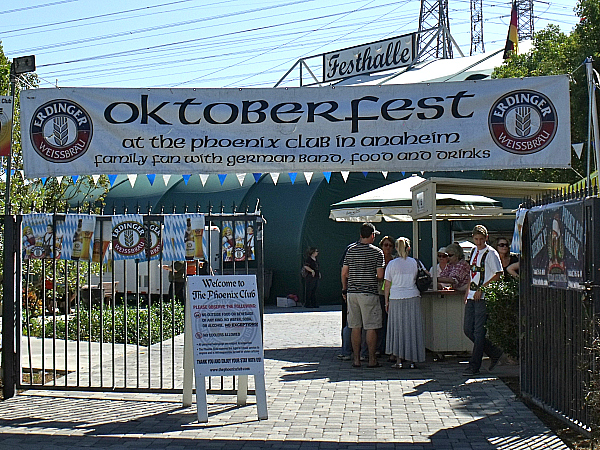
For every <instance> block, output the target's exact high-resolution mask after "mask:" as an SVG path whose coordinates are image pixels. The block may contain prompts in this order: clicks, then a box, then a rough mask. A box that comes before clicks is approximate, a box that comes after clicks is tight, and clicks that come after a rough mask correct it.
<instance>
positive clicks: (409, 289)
mask: <svg viewBox="0 0 600 450" xmlns="http://www.w3.org/2000/svg"><path fill="white" fill-rule="evenodd" d="M396 251H397V252H398V258H396V259H394V260H392V261H390V263H389V264H388V265H387V267H386V269H385V276H384V279H385V289H384V292H385V306H386V309H387V311H388V327H387V335H386V353H388V354H392V355H394V356H395V357H396V361H397V362H396V364H394V365H393V366H392V367H394V368H396V369H402V368H403V367H409V368H411V369H414V368H416V366H415V363H417V362H423V361H425V339H424V337H423V320H422V313H421V293H420V292H419V289H417V285H416V279H417V264H418V263H417V260H416V259H414V258H411V257H410V256H408V255H409V253H410V240H409V239H408V238H405V237H400V238H398V239H397V240H396Z"/></svg>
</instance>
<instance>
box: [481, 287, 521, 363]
mask: <svg viewBox="0 0 600 450" xmlns="http://www.w3.org/2000/svg"><path fill="white" fill-rule="evenodd" d="M484 290H485V300H486V305H487V311H488V321H487V324H486V328H487V329H488V339H489V340H490V341H492V342H493V343H494V344H495V345H497V346H499V347H500V348H501V349H502V350H504V353H506V354H507V355H509V356H511V357H512V358H515V359H517V358H518V357H519V281H518V280H515V279H513V278H511V279H506V280H504V279H502V280H500V281H496V282H494V283H490V284H489V285H488V286H486V287H485V288H484Z"/></svg>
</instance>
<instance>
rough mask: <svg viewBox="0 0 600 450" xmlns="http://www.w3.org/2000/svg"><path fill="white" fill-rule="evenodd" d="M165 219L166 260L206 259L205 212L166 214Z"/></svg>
mask: <svg viewBox="0 0 600 450" xmlns="http://www.w3.org/2000/svg"><path fill="white" fill-rule="evenodd" d="M164 221H165V230H164V255H163V258H164V259H165V260H166V261H185V260H187V261H194V260H204V259H205V257H204V255H205V254H206V250H205V248H206V237H205V236H204V214H172V215H166V216H165V218H164Z"/></svg>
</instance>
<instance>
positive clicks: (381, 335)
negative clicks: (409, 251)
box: [377, 236, 396, 355]
mask: <svg viewBox="0 0 600 450" xmlns="http://www.w3.org/2000/svg"><path fill="white" fill-rule="evenodd" d="M395 245H396V243H395V241H394V239H393V238H392V237H390V236H384V237H382V238H381V240H380V241H379V248H380V249H381V250H382V251H383V270H384V272H385V268H386V267H387V265H388V264H389V262H390V261H392V260H393V259H394V247H395ZM379 286H380V287H379V303H380V305H381V314H382V325H381V329H379V330H378V331H377V354H378V355H384V354H385V353H386V351H385V339H386V333H387V322H388V315H387V309H386V307H385V295H384V292H383V287H384V284H383V280H380V282H379Z"/></svg>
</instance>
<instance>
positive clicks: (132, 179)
mask: <svg viewBox="0 0 600 450" xmlns="http://www.w3.org/2000/svg"><path fill="white" fill-rule="evenodd" d="M127 178H129V184H131V187H134V186H135V180H137V173H130V174H128V175H127Z"/></svg>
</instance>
